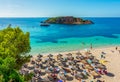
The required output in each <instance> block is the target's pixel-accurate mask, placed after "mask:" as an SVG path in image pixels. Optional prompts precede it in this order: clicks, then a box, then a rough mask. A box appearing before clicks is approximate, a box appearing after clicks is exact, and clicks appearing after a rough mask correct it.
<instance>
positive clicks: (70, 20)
mask: <svg viewBox="0 0 120 82" xmlns="http://www.w3.org/2000/svg"><path fill="white" fill-rule="evenodd" d="M44 22H45V23H52V24H93V22H92V21H90V20H83V19H81V18H76V17H73V16H66V17H53V18H49V19H47V20H46V21H44Z"/></svg>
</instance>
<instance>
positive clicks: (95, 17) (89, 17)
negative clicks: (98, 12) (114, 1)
mask: <svg viewBox="0 0 120 82" xmlns="http://www.w3.org/2000/svg"><path fill="white" fill-rule="evenodd" d="M50 17H60V16H36V17H21V16H20V17H19V16H18V17H0V18H50ZM63 17H65V16H63ZM73 17H79V18H82V17H85V18H120V16H118V17H117V16H113V17H107V16H103V17H100V16H91V17H90V16H88V17H87V16H73Z"/></svg>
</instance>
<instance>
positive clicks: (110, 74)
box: [107, 72, 115, 77]
mask: <svg viewBox="0 0 120 82" xmlns="http://www.w3.org/2000/svg"><path fill="white" fill-rule="evenodd" d="M107 76H109V77H114V76H115V75H114V74H113V73H110V72H109V73H107Z"/></svg>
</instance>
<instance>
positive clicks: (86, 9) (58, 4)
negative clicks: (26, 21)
mask: <svg viewBox="0 0 120 82" xmlns="http://www.w3.org/2000/svg"><path fill="white" fill-rule="evenodd" d="M53 16H76V17H120V0H0V17H53Z"/></svg>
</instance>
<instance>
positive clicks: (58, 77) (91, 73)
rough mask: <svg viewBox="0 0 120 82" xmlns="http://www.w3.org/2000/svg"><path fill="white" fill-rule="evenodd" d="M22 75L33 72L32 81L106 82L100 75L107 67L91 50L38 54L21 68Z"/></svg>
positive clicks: (105, 72) (103, 73)
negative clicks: (82, 52) (54, 54)
mask: <svg viewBox="0 0 120 82" xmlns="http://www.w3.org/2000/svg"><path fill="white" fill-rule="evenodd" d="M20 73H21V74H22V75H27V74H30V73H33V74H34V76H33V77H32V80H31V82H67V81H69V82H77V81H78V82H88V81H87V80H88V79H90V78H92V79H90V81H89V82H105V81H101V80H100V77H101V76H102V75H106V74H107V68H106V66H105V65H103V64H101V63H100V62H99V60H98V59H96V57H95V56H93V55H92V53H90V52H85V53H84V54H81V53H80V52H78V53H75V54H72V53H68V54H65V55H63V54H58V55H56V56H53V55H52V54H49V55H47V56H46V55H45V56H44V55H40V54H39V55H38V56H37V57H35V58H31V61H30V63H27V64H24V65H23V66H22V68H21V70H20Z"/></svg>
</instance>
